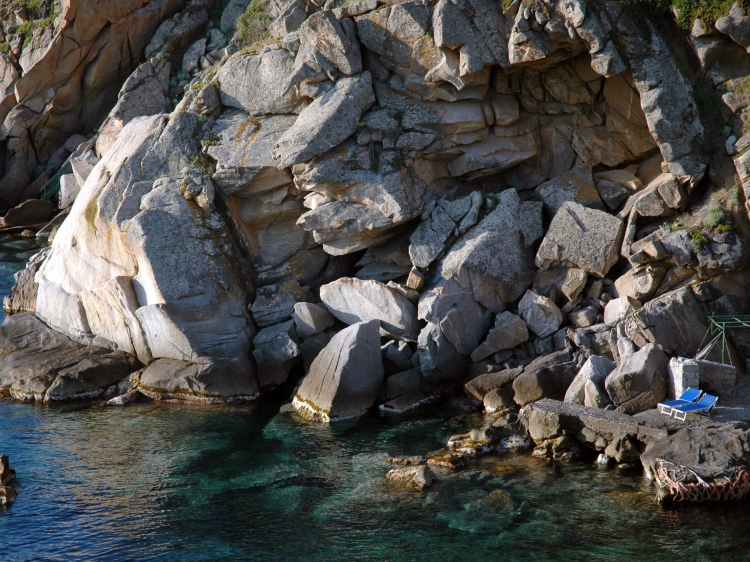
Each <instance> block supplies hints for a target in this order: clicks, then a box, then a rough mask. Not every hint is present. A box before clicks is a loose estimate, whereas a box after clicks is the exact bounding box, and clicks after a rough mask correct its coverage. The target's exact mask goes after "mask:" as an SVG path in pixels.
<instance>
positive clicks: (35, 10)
mask: <svg viewBox="0 0 750 562" xmlns="http://www.w3.org/2000/svg"><path fill="white" fill-rule="evenodd" d="M45 4H46V2H45V0H14V1H13V2H11V3H10V7H11V8H26V11H27V12H31V14H32V15H34V16H36V19H39V18H40V17H41V16H42V8H43V7H44V5H45Z"/></svg>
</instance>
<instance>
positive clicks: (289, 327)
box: [253, 320, 301, 390]
mask: <svg viewBox="0 0 750 562" xmlns="http://www.w3.org/2000/svg"><path fill="white" fill-rule="evenodd" d="M253 346H254V347H255V349H253V357H255V363H256V365H257V370H256V374H257V377H258V382H259V383H260V388H261V390H270V389H272V388H275V387H277V386H278V385H280V384H281V383H283V382H284V381H286V379H287V377H288V376H289V371H291V369H292V367H294V365H296V364H297V363H298V362H299V357H300V353H301V352H300V348H299V339H298V338H297V333H296V331H295V330H294V320H288V321H286V322H282V323H281V324H276V325H275V326H269V327H268V328H263V329H262V330H261V331H260V332H258V334H257V335H256V336H255V339H253Z"/></svg>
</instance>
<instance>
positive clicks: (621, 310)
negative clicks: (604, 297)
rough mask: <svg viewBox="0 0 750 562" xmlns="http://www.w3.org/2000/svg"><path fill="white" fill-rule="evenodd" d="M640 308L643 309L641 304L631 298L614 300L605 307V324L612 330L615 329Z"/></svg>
mask: <svg viewBox="0 0 750 562" xmlns="http://www.w3.org/2000/svg"><path fill="white" fill-rule="evenodd" d="M639 308H641V303H640V302H638V301H637V300H635V299H633V298H631V297H627V296H623V297H618V298H616V299H612V300H611V301H609V302H608V303H607V306H605V307H604V323H605V324H606V325H607V326H609V327H610V328H614V327H615V326H616V325H617V324H619V323H620V322H622V321H623V320H625V318H626V317H627V316H628V314H630V313H631V312H635V311H636V310H637V309H639Z"/></svg>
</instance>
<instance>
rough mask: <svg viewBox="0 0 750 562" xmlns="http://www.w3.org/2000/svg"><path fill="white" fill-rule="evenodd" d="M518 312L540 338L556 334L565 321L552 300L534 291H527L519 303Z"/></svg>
mask: <svg viewBox="0 0 750 562" xmlns="http://www.w3.org/2000/svg"><path fill="white" fill-rule="evenodd" d="M518 313H519V314H520V315H521V318H523V320H524V322H526V325H527V326H528V327H529V329H530V330H531V331H532V332H534V333H535V334H536V335H537V336H539V337H540V338H545V337H547V336H551V335H552V334H554V333H555V332H556V331H557V329H558V328H559V327H560V324H562V321H563V315H562V312H561V311H560V309H559V308H558V307H557V305H556V304H555V303H554V302H552V300H550V299H548V298H547V297H543V296H541V295H537V294H536V293H534V292H533V291H526V294H525V295H524V296H523V298H522V299H521V301H520V302H519V303H518Z"/></svg>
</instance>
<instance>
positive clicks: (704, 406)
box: [673, 394, 719, 421]
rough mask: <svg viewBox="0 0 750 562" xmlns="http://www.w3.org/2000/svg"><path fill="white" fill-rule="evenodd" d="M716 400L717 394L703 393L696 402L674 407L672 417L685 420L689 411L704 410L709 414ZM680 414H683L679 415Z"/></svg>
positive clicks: (717, 399) (717, 398)
mask: <svg viewBox="0 0 750 562" xmlns="http://www.w3.org/2000/svg"><path fill="white" fill-rule="evenodd" d="M718 401H719V397H718V396H712V395H710V394H704V395H703V397H702V398H701V399H700V400H698V401H697V402H693V403H692V404H684V405H683V406H677V407H676V408H673V411H674V417H675V418H676V419H678V420H682V421H685V418H686V417H687V415H688V413H689V412H702V411H706V412H708V414H709V415H711V411H712V410H713V409H714V406H716V403H717V402H718ZM680 414H683V415H682V416H680Z"/></svg>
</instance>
